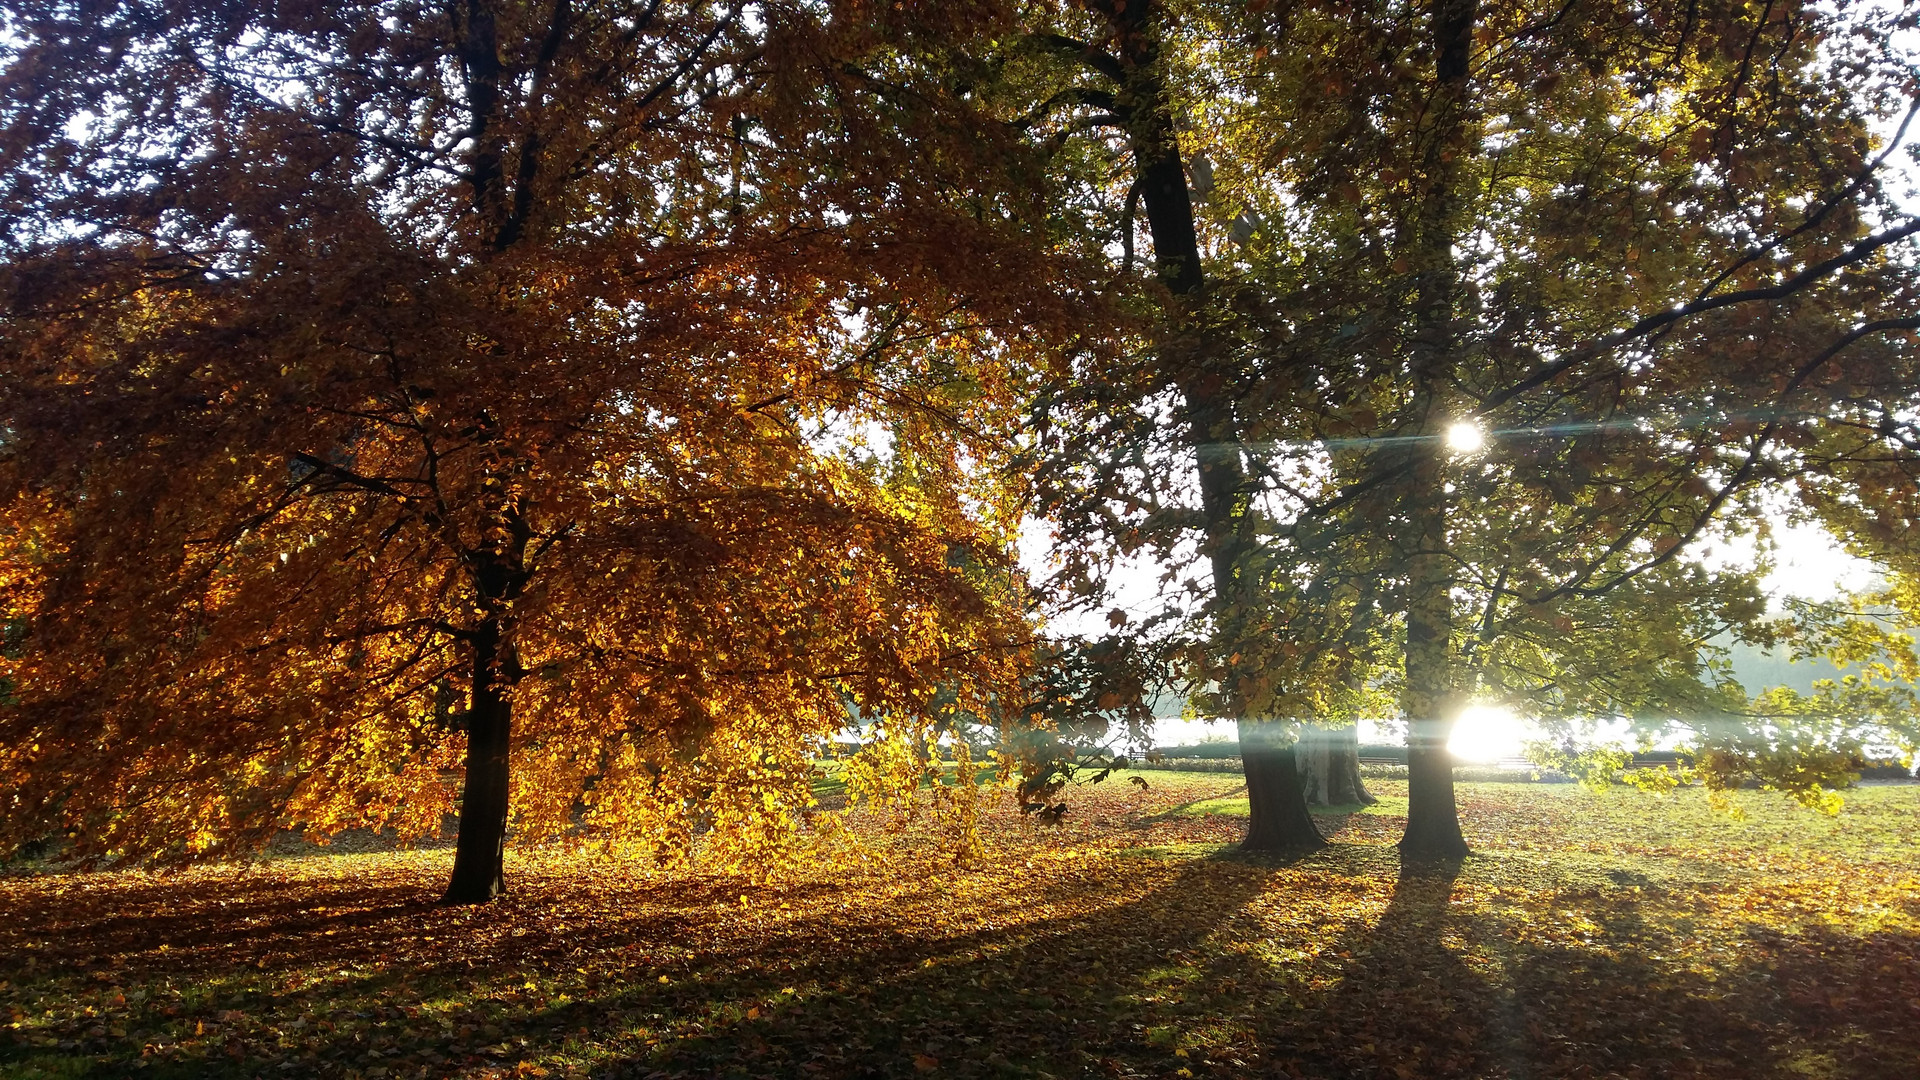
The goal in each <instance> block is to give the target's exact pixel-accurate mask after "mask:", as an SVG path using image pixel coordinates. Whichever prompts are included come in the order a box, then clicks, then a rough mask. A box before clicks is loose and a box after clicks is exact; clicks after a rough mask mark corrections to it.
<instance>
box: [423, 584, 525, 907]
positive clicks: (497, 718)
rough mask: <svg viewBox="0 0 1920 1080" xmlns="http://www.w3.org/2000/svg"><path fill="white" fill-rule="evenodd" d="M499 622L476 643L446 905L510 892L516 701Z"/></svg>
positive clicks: (485, 627)
mask: <svg viewBox="0 0 1920 1080" xmlns="http://www.w3.org/2000/svg"><path fill="white" fill-rule="evenodd" d="M501 652H502V649H501V642H500V626H499V623H498V622H492V621H490V622H488V623H486V624H485V625H483V626H482V628H481V629H480V630H479V631H478V632H477V633H476V634H475V636H474V640H473V691H472V699H471V704H470V707H469V708H468V709H467V776H466V784H465V786H464V788H463V789H462V791H461V793H460V836H459V838H458V840H457V841H456V842H455V844H454V849H453V879H452V880H451V881H449V882H448V883H447V893H446V896H445V897H443V898H442V900H441V903H445V904H484V903H486V902H487V901H489V900H492V899H493V898H494V897H496V896H499V895H500V894H502V893H504V892H506V888H507V886H506V875H505V859H506V842H507V747H508V741H509V738H510V736H511V734H512V724H513V713H512V709H513V706H512V703H511V702H509V701H508V700H507V697H506V693H505V686H504V684H503V683H504V680H503V679H502V677H501V675H502V672H501V667H502V665H501V662H500V661H501Z"/></svg>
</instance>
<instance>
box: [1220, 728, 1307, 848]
mask: <svg viewBox="0 0 1920 1080" xmlns="http://www.w3.org/2000/svg"><path fill="white" fill-rule="evenodd" d="M1295 745H1296V744H1295V743H1294V741H1293V739H1292V737H1291V736H1290V734H1289V733H1288V731H1287V729H1286V725H1285V724H1282V723H1279V722H1277V721H1257V720H1242V721H1240V760H1241V762H1242V764H1243V766H1244V767H1245V769H1246V775H1247V806H1248V808H1249V810H1250V813H1249V815H1248V820H1247V838H1246V840H1244V841H1242V842H1241V844H1240V849H1241V850H1242V851H1263V852H1264V851H1311V850H1313V849H1314V848H1320V847H1325V846H1326V844H1327V841H1326V839H1325V838H1324V837H1322V836H1321V835H1320V829H1319V828H1318V827H1317V826H1315V825H1314V823H1313V815H1312V814H1309V813H1308V812H1307V799H1306V792H1305V791H1304V789H1303V788H1302V787H1301V784H1300V765H1299V761H1298V759H1297V758H1296V755H1295Z"/></svg>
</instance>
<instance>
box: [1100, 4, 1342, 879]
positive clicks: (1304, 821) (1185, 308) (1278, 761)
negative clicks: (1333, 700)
mask: <svg viewBox="0 0 1920 1080" xmlns="http://www.w3.org/2000/svg"><path fill="white" fill-rule="evenodd" d="M1095 10H1098V11H1100V12H1102V13H1103V14H1104V15H1105V16H1106V17H1107V20H1108V22H1109V24H1110V25H1111V27H1112V29H1113V31H1114V41H1115V44H1116V45H1117V47H1118V48H1117V53H1118V55H1117V57H1115V58H1109V59H1108V60H1107V61H1106V63H1104V64H1095V65H1094V68H1095V70H1098V71H1100V72H1102V73H1103V74H1106V75H1108V76H1110V77H1115V76H1117V77H1118V79H1119V81H1120V83H1121V90H1122V96H1123V97H1124V98H1125V99H1126V100H1127V101H1128V102H1129V103H1130V104H1129V105H1128V106H1127V108H1126V110H1125V111H1126V115H1127V134H1128V137H1129V141H1130V143H1131V149H1132V152H1133V160H1134V174H1135V183H1136V185H1137V188H1138V190H1139V193H1140V201H1141V204H1142V206H1143V207H1144V208H1145V209H1146V212H1147V231H1148V233H1149V234H1150V235H1151V236H1152V237H1153V258H1154V267H1155V270H1156V271H1157V273H1158V275H1159V278H1160V282H1161V284H1162V285H1164V286H1165V287H1166V289H1167V291H1168V292H1169V293H1170V294H1171V295H1172V298H1173V303H1172V305H1171V310H1172V311H1173V313H1174V315H1175V318H1176V319H1178V320H1179V321H1178V323H1177V324H1176V325H1175V327H1174V328H1173V329H1174V332H1173V333H1172V334H1170V335H1169V336H1168V338H1169V340H1168V341H1167V342H1165V343H1163V345H1162V346H1161V348H1162V354H1163V356H1164V357H1165V358H1166V359H1167V360H1168V361H1169V362H1168V364H1167V366H1168V368H1169V369H1170V370H1171V371H1172V372H1173V373H1174V377H1173V382H1174V384H1175V385H1176V386H1178V388H1179V390H1180V395H1181V396H1182V397H1183V398H1185V399H1186V421H1187V422H1186V429H1187V432H1186V433H1187V438H1188V443H1189V445H1190V446H1191V447H1192V449H1193V453H1194V461H1195V465H1196V467H1197V471H1198V473H1199V476H1198V481H1199V482H1198V484H1197V486H1198V488H1199V489H1200V511H1201V517H1202V519H1203V520H1204V523H1205V527H1206V536H1205V537H1204V538H1203V539H1202V541H1201V544H1202V546H1201V550H1202V551H1204V552H1205V553H1206V555H1207V558H1208V562H1209V563H1210V565H1211V568H1212V570H1213V608H1214V617H1215V619H1216V623H1217V626H1218V627H1219V630H1220V637H1221V639H1224V640H1225V641H1228V642H1231V641H1232V639H1233V637H1234V635H1235V634H1238V633H1243V632H1244V631H1243V629H1242V626H1243V625H1244V623H1245V621H1246V619H1245V616H1246V613H1247V611H1248V610H1249V609H1250V606H1251V605H1252V604H1253V603H1254V602H1255V601H1256V599H1257V593H1258V590H1259V589H1261V588H1262V587H1263V586H1262V583H1260V582H1259V581H1257V580H1254V579H1253V577H1252V576H1251V575H1250V574H1249V562H1250V560H1249V559H1248V555H1249V554H1250V552H1251V551H1252V549H1253V546H1254V541H1252V540H1251V538H1250V537H1249V535H1248V533H1249V529H1248V526H1249V521H1248V515H1249V514H1250V512H1251V506H1250V502H1249V499H1250V494H1249V492H1250V485H1249V484H1248V482H1247V477H1246V470H1245V466H1244V465H1243V463H1242V461H1241V457H1240V441H1239V440H1240V433H1239V431H1238V425H1237V423H1236V420H1235V416H1234V408H1235V399H1236V387H1235V386H1234V385H1233V383H1232V382H1231V380H1230V378H1229V377H1228V374H1229V373H1227V372H1224V371H1222V370H1221V368H1220V361H1221V358H1222V356H1223V354H1224V351H1225V350H1224V349H1223V348H1222V347H1221V343H1220V342H1219V341H1218V340H1217V339H1216V336H1215V335H1214V334H1212V333H1211V332H1209V331H1208V330H1207V329H1206V325H1205V320H1204V318H1203V317H1202V309H1203V307H1204V304H1205V300H1206V296H1207V289H1208V286H1207V279H1206V273H1205V270H1204V267H1203V265H1202V259H1201V253H1200V241H1199V232H1198V230H1197V229H1196V228H1195V225H1194V216H1193V197H1192V193H1191V192H1190V191H1189V188H1188V184H1187V171H1186V164H1185V162H1184V161H1183V160H1182V158H1181V156H1180V145H1179V140H1178V139H1177V138H1176V136H1175V133H1174V126H1173V112H1172V108H1173V106H1172V103H1171V101H1170V100H1169V98H1168V95H1167V93H1166V87H1165V86H1164V84H1163V83H1162V81H1161V76H1160V71H1159V57H1158V52H1157V46H1156V37H1157V33H1156V30H1157V28H1156V27H1155V26H1154V25H1153V20H1155V19H1156V18H1158V17H1159V12H1158V10H1157V9H1156V5H1155V4H1154V3H1153V0H1135V2H1134V3H1132V4H1118V3H1115V4H1099V5H1096V7H1095ZM1088 51H1089V54H1091V52H1092V51H1093V50H1091V49H1089V50H1088ZM1109 65H1110V66H1109ZM1262 632H1265V633H1271V631H1270V630H1265V631H1262ZM1225 651H1226V652H1227V653H1228V654H1232V653H1234V652H1237V651H1238V650H1235V649H1232V648H1231V646H1229V647H1228V648H1227V649H1226V650H1225ZM1227 666H1228V668H1230V669H1231V668H1233V667H1234V666H1235V665H1234V664H1231V663H1230V664H1228V665H1227ZM1235 674H1236V673H1233V672H1230V673H1229V676H1228V679H1227V680H1226V681H1227V682H1232V681H1234V675H1235ZM1223 689H1226V691H1227V693H1226V696H1227V697H1228V699H1229V700H1230V701H1235V702H1236V706H1235V712H1236V716H1235V719H1236V720H1238V721H1239V723H1240V730H1241V733H1242V734H1241V739H1240V750H1241V762H1242V766H1243V768H1244V769H1245V770H1246V777H1247V794H1248V805H1249V806H1250V808H1251V810H1250V812H1251V815H1252V819H1251V821H1250V823H1249V826H1248V833H1247V842H1246V845H1245V846H1246V847H1247V848H1248V849H1249V850H1254V851H1275V850H1294V849H1299V848H1303V847H1319V846H1321V845H1323V844H1325V843H1326V841H1325V840H1324V839H1322V838H1321V836H1320V833H1319V830H1317V829H1315V828H1314V825H1313V817H1312V815H1311V814H1309V813H1308V812H1307V803H1306V798H1305V790H1304V789H1303V788H1302V787H1301V784H1300V773H1299V766H1298V765H1297V763H1296V761H1295V756H1294V749H1293V741H1292V739H1291V738H1290V737H1287V732H1286V730H1285V725H1282V724H1278V723H1272V722H1268V721H1256V720H1249V719H1248V718H1247V717H1246V715H1245V714H1246V712H1247V711H1248V708H1247V703H1246V702H1243V701H1239V700H1238V699H1239V697H1240V695H1239V694H1238V693H1237V692H1235V691H1234V690H1233V689H1232V688H1231V687H1225V688H1223ZM1253 729H1259V730H1258V731H1257V734H1259V735H1260V736H1262V737H1263V740H1264V741H1261V742H1259V743H1258V744H1257V745H1256V743H1254V742H1250V741H1249V740H1248V738H1247V734H1248V732H1249V731H1250V730H1253ZM1273 733H1278V736H1279V737H1278V738H1274V737H1273Z"/></svg>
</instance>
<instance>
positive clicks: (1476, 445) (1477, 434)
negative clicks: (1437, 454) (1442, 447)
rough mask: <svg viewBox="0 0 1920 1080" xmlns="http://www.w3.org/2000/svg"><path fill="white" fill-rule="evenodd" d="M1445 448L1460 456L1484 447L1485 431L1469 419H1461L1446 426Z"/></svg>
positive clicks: (1485, 443) (1485, 444) (1473, 452)
mask: <svg viewBox="0 0 1920 1080" xmlns="http://www.w3.org/2000/svg"><path fill="white" fill-rule="evenodd" d="M1446 439H1447V449H1449V450H1451V451H1453V452H1454V453H1456V454H1459V455H1461V456H1463V457H1464V456H1466V455H1468V454H1477V453H1479V452H1480V451H1481V450H1484V449H1486V446H1487V433H1486V432H1484V431H1481V430H1480V425H1479V424H1476V423H1474V422H1473V421H1471V420H1462V421H1460V422H1459V423H1456V424H1454V425H1452V426H1451V427H1449V428H1447V435H1446Z"/></svg>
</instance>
